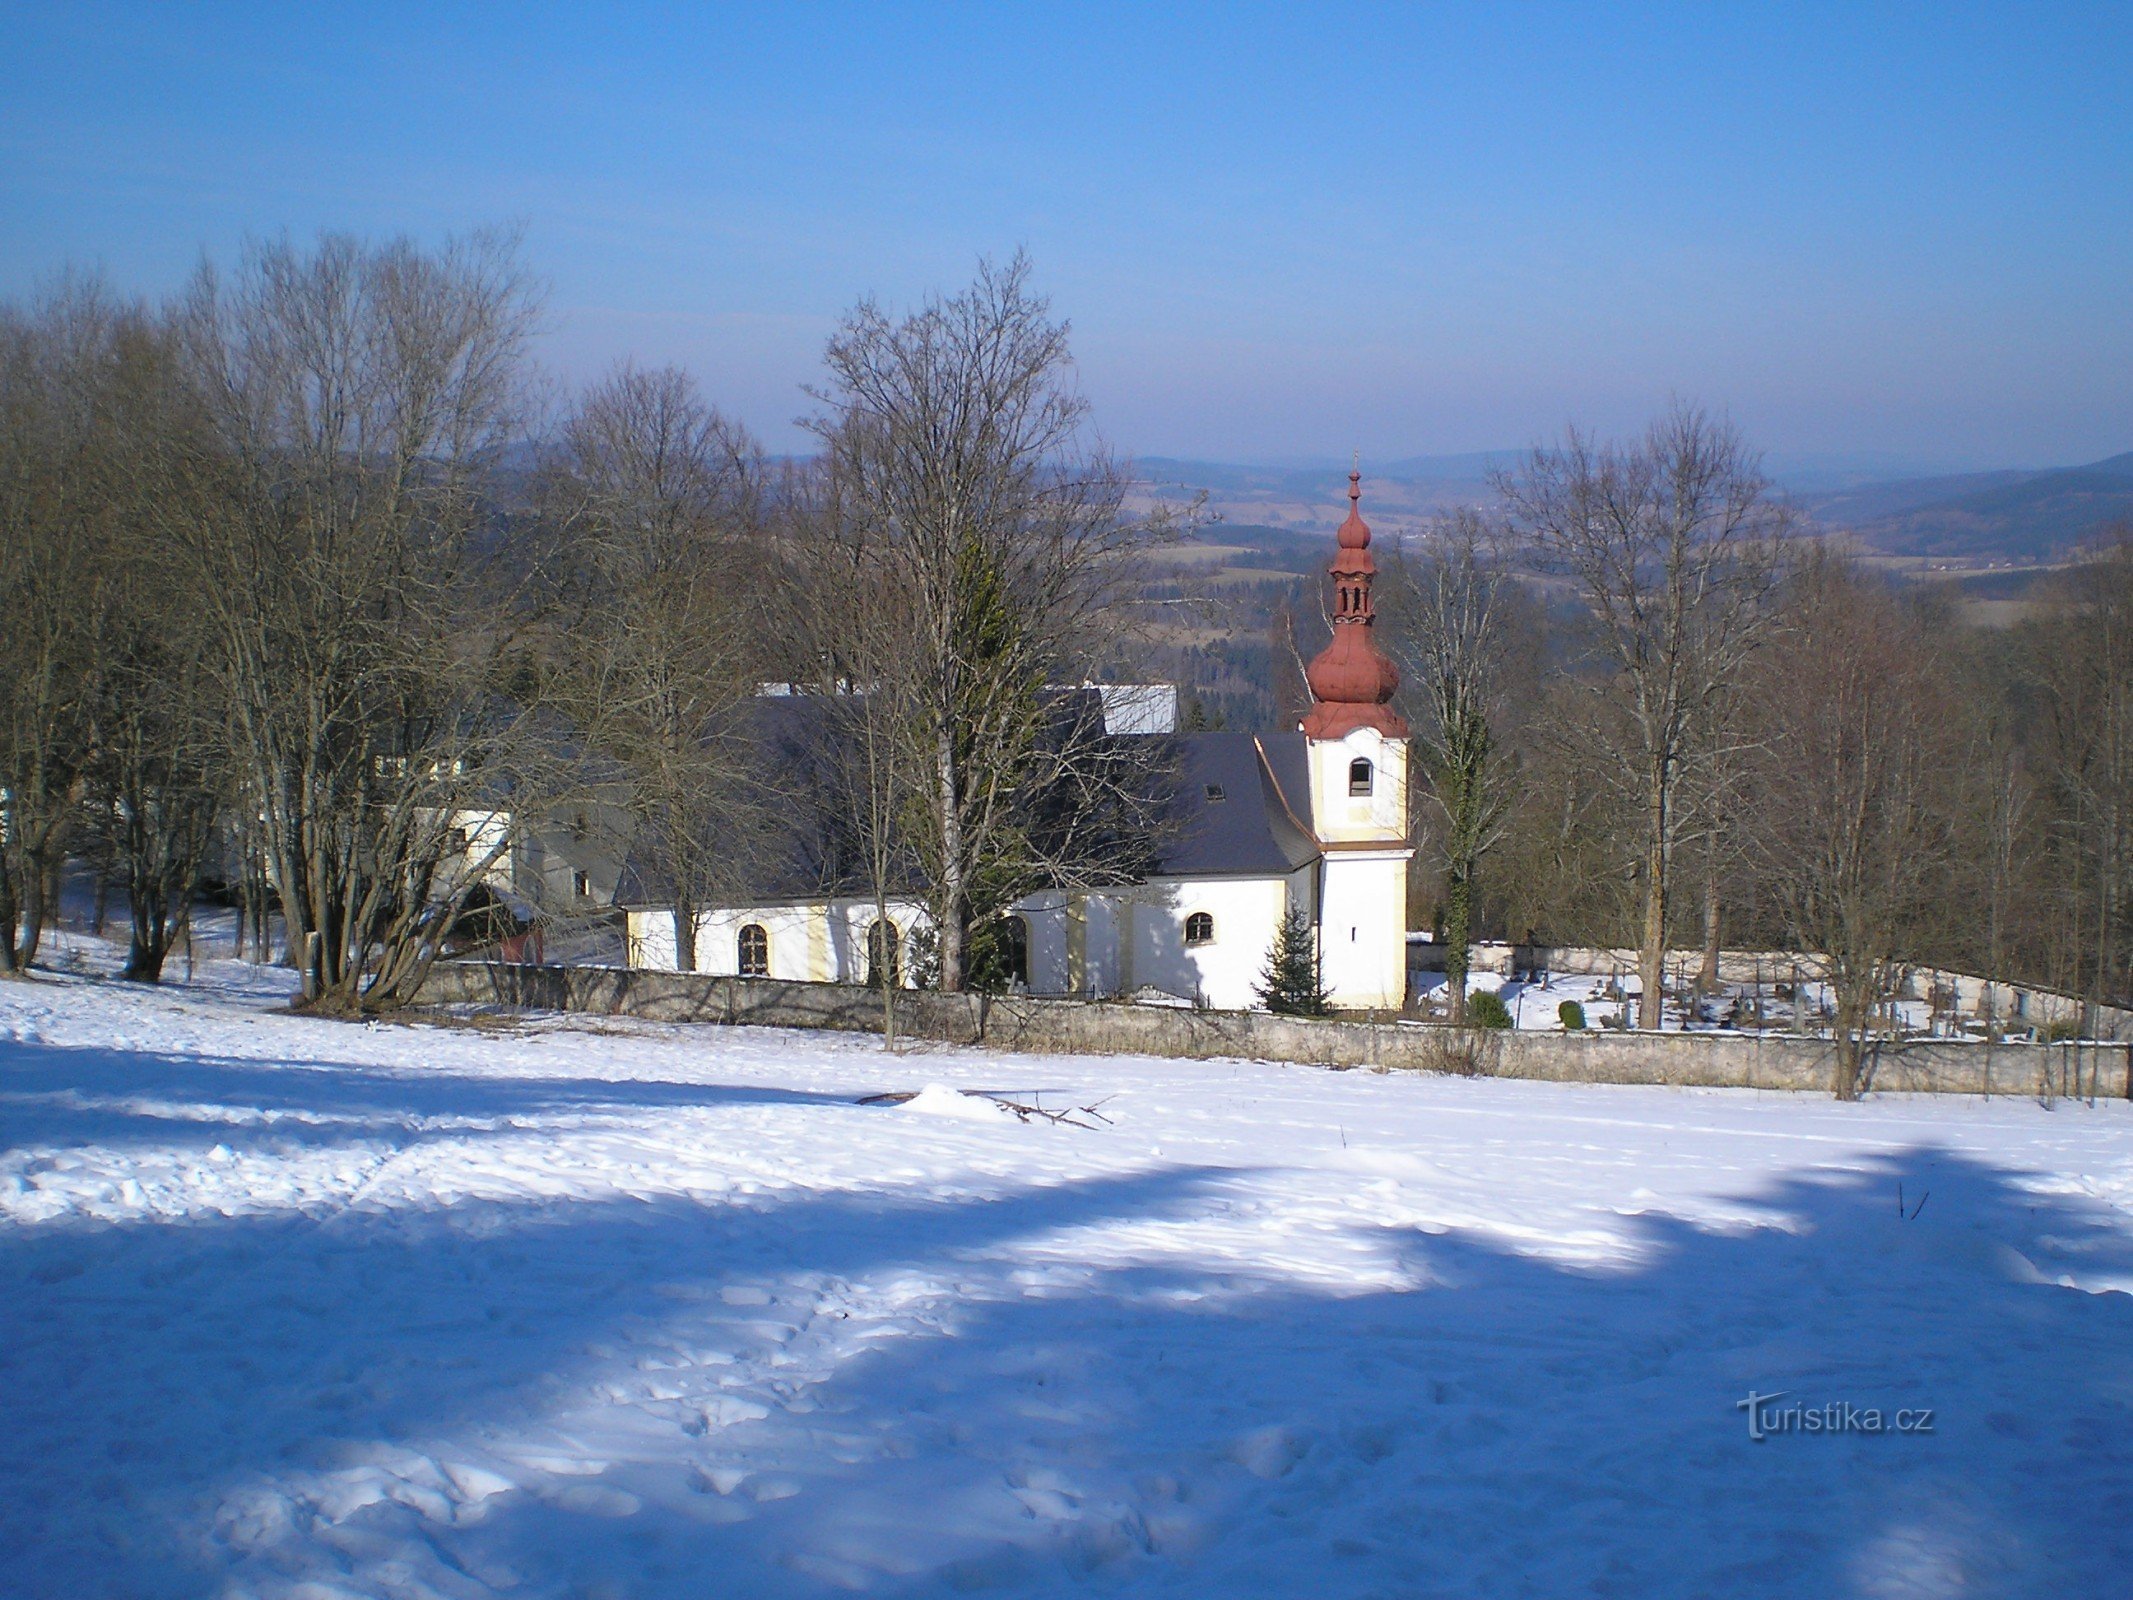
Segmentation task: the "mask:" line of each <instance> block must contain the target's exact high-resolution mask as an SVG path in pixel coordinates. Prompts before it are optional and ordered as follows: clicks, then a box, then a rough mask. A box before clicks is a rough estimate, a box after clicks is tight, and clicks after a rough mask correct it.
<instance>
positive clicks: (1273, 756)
mask: <svg viewBox="0 0 2133 1600" xmlns="http://www.w3.org/2000/svg"><path fill="white" fill-rule="evenodd" d="M1360 497H1361V488H1360V477H1359V475H1358V474H1353V473H1351V474H1350V476H1349V488H1348V498H1349V502H1350V504H1349V512H1348V518H1347V520H1346V521H1345V522H1344V523H1342V524H1341V527H1340V530H1339V534H1338V550H1337V553H1336V555H1335V557H1334V560H1333V563H1332V566H1331V568H1330V572H1331V575H1332V579H1333V616H1332V623H1333V638H1332V642H1331V643H1329V644H1328V645H1327V647H1326V648H1325V649H1324V650H1323V651H1321V652H1320V653H1319V655H1318V657H1317V658H1316V659H1315V660H1314V661H1313V662H1312V663H1311V665H1310V669H1309V681H1310V686H1311V692H1312V697H1313V705H1312V707H1311V710H1310V712H1309V714H1308V715H1307V716H1305V718H1304V719H1303V722H1302V724H1301V725H1300V726H1299V727H1298V728H1297V729H1296V730H1295V731H1293V732H1286V733H1266V734H1251V733H1228V732H1213V733H1175V732H1173V731H1172V728H1171V722H1172V720H1173V719H1171V718H1165V717H1151V716H1150V715H1149V710H1148V708H1149V703H1150V702H1149V699H1148V697H1147V696H1145V695H1142V696H1139V697H1134V698H1131V699H1129V700H1127V701H1125V703H1126V704H1129V705H1130V707H1131V711H1130V714H1129V715H1128V716H1126V717H1124V718H1121V719H1120V721H1119V723H1118V725H1116V726H1113V727H1112V731H1114V732H1118V733H1121V734H1125V735H1132V734H1146V735H1151V736H1166V737H1168V738H1169V739H1170V740H1171V741H1172V743H1173V746H1174V748H1175V750H1176V752H1177V764H1176V773H1177V777H1176V781H1177V783H1178V785H1179V791H1178V794H1177V797H1176V801H1177V803H1176V805H1175V806H1174V807H1173V815H1174V816H1175V817H1176V818H1177V819H1178V821H1177V824H1176V826H1175V828H1174V829H1173V830H1171V831H1170V832H1169V833H1168V834H1167V835H1166V838H1165V842H1164V844H1163V847H1162V850H1161V853H1160V857H1159V859H1158V860H1157V862H1156V863H1155V866H1154V868H1153V870H1151V871H1149V872H1147V873H1145V874H1144V875H1142V876H1141V877H1140V878H1138V879H1137V880H1136V881H1135V882H1133V883H1130V884H1125V885H1120V886H1116V887H1107V888H1102V889H1092V890H1073V891H1068V890H1064V889H1061V890H1040V891H1039V892H1037V893H1034V894H1031V895H1027V896H1025V897H1024V898H1023V899H1022V900H1020V901H1018V902H1017V903H1016V904H1015V905H1014V907H1013V919H1012V920H1011V921H1010V923H1009V929H1010V938H1009V941H1008V943H1009V950H1010V959H1011V962H1012V964H1013V966H1014V968H1015V981H1016V983H1017V986H1018V987H1020V988H1024V989H1026V990H1027V991H1028V992H1030V993H1032V994H1039V995H1061V996H1076V997H1080V998H1086V999H1114V998H1115V999H1140V1000H1148V1001H1156V1002H1167V1003H1172V1004H1177V1003H1187V1004H1192V1005H1199V1006H1208V1007H1212V1008H1215V1009H1218V1010H1246V1009H1249V1008H1251V1007H1252V1006H1254V1005H1256V1004H1258V996H1257V992H1256V991H1257V987H1258V985H1259V983H1260V982H1261V981H1262V977H1263V974H1264V973H1265V970H1266V967H1267V964H1268V959H1269V957H1270V955H1271V953H1272V950H1273V946H1274V941H1275V937H1276V933H1277V931H1278V929H1279V928H1280V925H1281V923H1282V920H1283V918H1284V917H1285V916H1286V915H1287V914H1288V912H1289V911H1290V910H1292V909H1299V910H1301V911H1302V912H1303V913H1304V915H1305V916H1306V917H1307V918H1308V919H1309V920H1310V922H1311V924H1312V926H1313V927H1314V929H1315V930H1316V933H1317V938H1318V951H1319V961H1320V981H1321V983H1322V984H1323V985H1324V987H1325V989H1326V991H1327V993H1328V996H1329V998H1330V1000H1331V1002H1332V1004H1333V1005H1334V1006H1336V1007H1338V1008H1341V1009H1346V1010H1367V1011H1392V1010H1398V1009H1400V1008H1401V1007H1402V1006H1403V1005H1404V1004H1405V1003H1406V999H1407V969H1406V951H1407V944H1406V934H1407V920H1406V918H1407V869H1408V862H1409V860H1410V859H1411V858H1412V856H1413V854H1414V849H1413V846H1412V844H1411V842H1410V840H1409V836H1408V790H1407V785H1408V765H1407V763H1408V749H1407V734H1408V730H1407V725H1406V723H1405V722H1403V721H1402V720H1401V719H1400V717H1399V715H1398V714H1397V713H1396V712H1394V711H1393V710H1392V708H1391V705H1390V701H1391V699H1392V695H1393V691H1394V690H1395V689H1396V688H1397V687H1398V684H1399V678H1398V674H1397V673H1396V672H1395V670H1394V669H1393V666H1392V664H1391V662H1390V661H1388V660H1387V659H1386V657H1385V655H1384V653H1383V651H1382V650H1380V648H1379V647H1378V645H1377V642H1376V639H1375V637H1374V635H1373V632H1372V628H1373V624H1374V622H1375V615H1374V613H1373V610H1372V603H1371V594H1370V590H1371V582H1372V579H1373V577H1374V575H1375V572H1376V567H1375V564H1374V563H1373V562H1372V560H1371V557H1370V528H1369V526H1368V524H1366V523H1365V522H1364V521H1363V518H1362V515H1361V512H1360V509H1359V507H1358V505H1357V502H1358V501H1359V500H1360ZM1113 698H1114V697H1113V696H1106V699H1105V709H1106V712H1107V717H1108V716H1109V715H1110V714H1111V713H1112V711H1113V707H1112V704H1111V701H1112V699H1113ZM1174 703H1175V702H1174V700H1172V701H1171V704H1172V705H1173V706H1174ZM1107 725H1110V724H1108V723H1107ZM617 901H618V904H620V905H621V906H622V907H623V909H624V910H625V912H626V913H627V924H628V939H629V957H630V962H631V964H632V965H633V966H644V967H656V968H661V969H664V970H672V968H673V967H674V965H675V940H674V926H673V912H672V908H671V904H670V903H662V901H661V897H660V895H659V893H658V891H657V888H656V885H652V884H649V883H647V882H646V881H645V880H644V878H643V876H642V875H640V874H636V873H632V872H630V871H628V870H625V872H624V874H623V883H622V887H621V890H620V892H619V893H618V896H617ZM889 921H890V923H891V924H892V925H893V926H892V929H881V928H877V926H876V910H875V906H874V903H873V901H872V900H871V899H870V898H862V897H834V896H831V897H824V896H821V895H808V894H799V895H794V896H780V895H776V894H772V893H764V894H760V895H750V896H749V897H748V903H745V904H732V905H721V906H718V907H716V908H713V909H710V910H706V911H704V912H702V913H701V914H700V916H699V918H698V924H697V940H696V952H697V965H698V970H700V971H704V972H709V973H718V974H729V975H742V976H760V977H771V978H785V979H792V980H797V981H805V982H818V983H824V982H835V983H858V982H864V981H868V979H869V978H870V975H871V958H872V957H873V956H876V955H878V954H880V953H881V952H882V950H883V948H884V946H885V945H886V947H887V948H888V949H890V950H892V951H893V950H898V949H908V948H909V947H910V942H911V937H912V935H913V933H914V932H916V931H917V930H918V929H919V928H920V927H921V925H922V924H923V923H924V921H925V911H924V909H923V907H922V906H921V905H919V904H918V903H916V902H915V901H902V902H895V901H892V902H891V903H890V906H889Z"/></svg>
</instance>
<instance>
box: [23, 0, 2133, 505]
mask: <svg viewBox="0 0 2133 1600" xmlns="http://www.w3.org/2000/svg"><path fill="white" fill-rule="evenodd" d="M0 61H4V62H5V63H6V66H5V70H4V73H0V79H4V82H5V90H4V92H0V295H21V294H24V293H27V292H29V291H30V290H31V289H32V288H33V287H34V286H35V285H36V284H37V283H38V282H39V281H41V280H43V279H44V278H46V277H48V276H49V275H50V274H51V273H52V272H53V271H54V270H55V269H57V268H59V267H61V266H62V265H65V264H68V263H75V264H88V265H100V266H101V267H102V268H103V269H104V270H106V271H107V272H108V273H109V274H110V275H111V276H112V277H113V278H114V279H115V280H116V281H117V282H118V283H120V284H121V285H122V286H124V287H127V288H131V289H136V290H140V291H143V292H151V293H156V292H162V291H164V290H167V289H169V288H171V287H174V286H175V285H176V284H177V283H178V282H179V281H180V280H181V279H182V278H183V276H184V275H185V273H186V272H187V271H188V269H189V268H190V267H191V266H192V264H193V263H194V262H195V261H197V260H198V258H199V256H200V253H201V252H202V251H203V250H205V251H207V252H209V253H212V254H214V255H216V256H218V257H224V258H227V257H229V256H230V255H232V254H233V253H234V252H235V251H236V250H237V249H238V248H240V247H241V245H242V242H243V241H244V239H245V238H246V237H247V236H259V235H265V234H274V233H278V232H280V231H282V230H284V229H286V230H290V231H293V232H294V233H296V234H298V235H300V236H302V235H309V234H312V233H314V232H316V231H317V230H319V229H321V228H346V229H353V230H356V231H359V232H364V233H370V234H383V233H392V232H409V233H413V234H415V235H417V236H418V237H425V238H434V237H437V236H440V235H443V234H445V233H448V232H450V231H453V230H455V229H464V228H467V227H471V226H475V225H479V224H483V223H495V222H505V223H518V224H522V225H523V227H524V229H525V236H526V249H527V255H528V259H529V262H530V264H531V265H532V267H533V268H534V269H535V270H536V272H537V273H538V274H539V275H540V276H541V277H542V278H543V279H544V280H545V281H546V283H547V284H548V286H549V297H548V312H547V318H546V331H545V333H544V335H543V339H542V345H541V354H542V357H543V359H544V360H545V361H546V362H548V363H549V364H550V365H552V366H553V367H554V368H556V369H557V370H558V371H560V372H561V373H562V374H564V375H565V376H566V377H580V376H583V375H586V374H590V373H593V372H597V371H599V370H601V369H602V368H603V367H605V366H606V365H607V364H608V363H609V362H611V361H613V360H615V359H616V358H618V357H621V356H624V355H631V356H635V357H636V358H638V359H639V360H642V361H648V362H657V361H666V360H677V361H681V362H684V363H685V364H687V365H688V366H690V367H691V368H692V369H693V370H695V371H696V372H697V373H698V375H699V377H700V378H701V379H702V381H703V383H704V385H705V387H706V388H707V390H708V391H709V392H711V393H712V394H713V395H714V396H715V397H717V398H718V399H719V400H720V401H721V403H723V404H725V405H726V406H727V407H728V408H729V409H731V410H733V411H735V412H737V413H738V414H740V415H741V416H743V417H744V418H746V419H747V420H748V421H749V422H750V423H751V424H752V425H754V426H755V427H756V428H757V429H758V430H759V431H760V432H761V433H762V434H763V435H764V436H765V437H766V439H767V440H768V441H769V442H770V443H771V444H772V445H773V447H778V448H790V447H793V446H795V445H796V444H797V443H798V442H799V436H798V435H797V434H796V433H794V431H793V430H792V428H791V419H792V418H793V417H794V416H795V415H797V414H798V413H799V412H800V411H802V410H803V409H805V407H806V404H807V402H806V401H805V398H804V396H803V395H802V394H801V393H800V385H801V384H802V383H803V382H805V381H807V380H808V379H810V378H811V377H812V375H813V373H814V370H815V366H816V361H817V356H818V352H819V350H820V346H821V342H822V339H823V337H824V335H825V334H826V332H827V331H828V329H829V328H830V327H831V325H832V324H833V323H834V321H835V319H836V317H837V315H838V314H839V312H840V311H841V310H843V309H844V308H845V307H847V306H848V305H850V304H851V303H852V301H853V300H855V299H856V298H858V297H859V296H860V295H862V294H868V293H871V294H874V295H876V296H877V297H879V298H881V299H883V300H884V301H886V302H888V303H890V304H892V305H895V304H905V303H909V302H910V301H911V300H913V299H914V298H916V297H917V296H919V295H922V294H923V293H924V292H925V291H926V290H928V289H929V288H934V287H942V286H955V285H957V284H960V283H961V282H963V281H965V280H967V278H968V276H969V273H970V270H971V267H972V265H973V263H974V262H975V260H976V258H977V257H978V256H979V255H980V254H984V253H990V254H995V255H1004V254H1006V253H1008V252H1010V251H1012V250H1014V249H1015V248H1016V247H1017V246H1024V247H1027V248H1028V249H1029V251H1030V252H1031V253H1032V255H1033V256H1034V258H1035V260H1036V263H1037V268H1038V273H1039V279H1040V282H1041V284H1042V286H1043V287H1044V288H1045V289H1046V290H1047V291H1048V292H1049V293H1050V294H1051V295H1052V297H1053V300H1054V303H1055V306H1056V307H1057V309H1058V310H1059V312H1060V313H1062V314H1063V315H1065V316H1067V317H1069V318H1070V319H1071V320H1072V322H1073V324H1074V329H1075V340H1074V342H1075V349H1076V352H1077V354H1078V356H1079V358H1080V362H1081V368H1082V377H1083V383H1084V386H1085V388H1086V389H1087V391H1088V393H1089V395H1090V397H1091V399H1092V401H1093V402H1094V404H1095V407H1096V415H1097V418H1098V421H1099V423H1100V424H1101V426H1102V428H1103V430H1104V431H1105V432H1106V433H1107V434H1108V435H1109V436H1110V437H1111V438H1112V439H1114V440H1115V441H1116V442H1117V443H1119V444H1121V445H1123V446H1125V447H1127V448H1129V449H1132V450H1135V451H1139V452H1143V453H1161V454H1190V455H1200V456H1207V457H1213V458H1217V459H1226V460H1244V459H1257V460H1270V459H1283V458H1312V457H1325V458H1331V457H1334V456H1345V455H1346V453H1347V451H1348V450H1349V448H1351V447H1355V448H1360V449H1361V450H1362V451H1363V453H1364V455H1365V456H1366V458H1367V457H1370V456H1377V457H1379V458H1380V459H1385V458H1390V457H1396V456H1406V455H1414V454H1425V453H1438V452H1453V451H1464V450H1474V449H1487V448H1494V447H1500V446H1506V445H1521V444H1526V443H1530V442H1533V441H1534V440H1536V439H1538V438H1541V437H1545V436H1548V435H1551V434H1553V433H1555V432H1556V431H1557V430H1559V429H1560V428H1561V427H1562V426H1563V425H1564V424H1565V423H1566V422H1571V421H1575V422H1579V423H1582V424H1585V425H1587V426H1591V427H1595V428H1599V429H1602V430H1616V429H1622V428H1626V427H1630V426H1634V425H1635V424H1636V423H1637V422H1639V421H1640V420H1641V419H1642V418H1643V417H1645V416H1647V415H1648V414H1649V413H1650V412H1651V411H1652V410H1653V409H1654V408H1656V407H1657V406H1659V405H1661V404H1663V403H1664V402H1665V401H1666V400H1667V398H1668V397H1669V396H1671V395H1676V394H1679V395H1686V396H1691V397H1694V398H1697V399H1701V400H1703V401H1705V402H1706V403H1709V404H1711V405H1713V406H1717V407H1723V408H1725V409H1727V410H1729V411H1730V412H1731V414H1732V415H1733V416H1734V417H1735V418H1736V419H1737V420H1738V421H1739V422H1740V423H1741V424H1742V425H1743V426H1744V427H1745V428H1746V429H1747V431H1748V432H1749V433H1750V435H1751V436H1752V437H1753V438H1754V439H1755V440H1756V441H1757V442H1759V443H1761V444H1762V445H1763V446H1765V447H1766V448H1767V449H1769V450H1770V451H1771V452H1772V453H1773V456H1774V457H1777V458H1790V459H1796V458H1799V457H1803V456H1807V457H1821V458H1828V457H1841V458H1846V459H1856V460H1862V461H1872V462H1880V463H1883V464H1886V465H1887V466H1888V467H1890V468H1892V469H1900V468H1914V467H1915V468H1923V467H1928V466H1950V467H1956V466H1965V465H2006V464H2035V465H2043V464H2052V463H2063V462H2073V461H2080V460H2086V459H2092V458H2094V457H2098V456H2102V455H2106V454H2110V453H2113V452H2116V451H2120V450H2126V449H2133V71H2129V70H2128V68H2129V64H2133V7H2129V6H2126V5H2124V4H2119V5H2114V6H2102V5H2099V6H2093V7H2080V6H2057V7H2025V6H2004V7H1992V8H1969V7H1962V6H1955V5H1920V6H1879V5H1832V6H1826V7H1825V6H1814V5H1785V6H1769V7H1744V6H1716V5H1700V6H1684V7H1680V8H1664V7H1638V6H1626V5H1625V6H1607V7H1601V6H1590V7H1580V6H1543V5H1518V4H1502V5H1489V6H1482V5H1473V6H1423V5H1413V6H1382V7H1344V6H1311V7H1301V6H1298V7H1253V6H1221V7H1186V6H1173V7H1162V8H1157V7H1151V6H1138V7H1126V6H1121V7H1106V6H1097V5H1057V6H1052V5H1042V4H1025V5H1020V6H1012V7H1010V6H986V7H970V8H954V7H916V6H913V7H892V6H869V7H840V6H809V5H791V6H764V5H751V6H745V7H733V8H730V9H729V8H723V7H714V6H672V7H660V6H646V5H640V6H622V5H617V6H611V7H602V8H595V7H590V6H578V7H543V6H539V5H524V4H522V5H512V6H504V5H494V6H481V7H457V6H450V5H434V4H433V5H420V6H398V5H390V4H372V5H365V6H355V5H325V4H317V5H311V4H304V5H290V4H280V5H271V6H237V5H216V4H207V3H200V4H192V5H158V6H147V5H144V6H130V7H129V6H100V5H95V4H89V3H75V4H65V5H56V4H50V5H48V4H40V3H34V0H14V3H13V4H12V5H9V6H7V7H5V8H0Z"/></svg>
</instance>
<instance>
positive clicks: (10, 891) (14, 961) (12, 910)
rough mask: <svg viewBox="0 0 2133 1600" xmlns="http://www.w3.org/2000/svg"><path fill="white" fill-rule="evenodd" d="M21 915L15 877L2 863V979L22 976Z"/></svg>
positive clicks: (0, 899)
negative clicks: (18, 933) (18, 924)
mask: <svg viewBox="0 0 2133 1600" xmlns="http://www.w3.org/2000/svg"><path fill="white" fill-rule="evenodd" d="M6 820H9V821H11V820H12V819H6ZM19 914H20V911H19V908H18V907H17V906H16V904H15V875H14V874H13V873H12V872H10V871H9V870H8V869H7V866H6V864H5V863H0V978H13V977H19V976H20V975H21V971H22V965H21V962H20V961H19V959H18V958H17V956H16V945H15V919H16V917H17V916H18V915H19Z"/></svg>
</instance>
